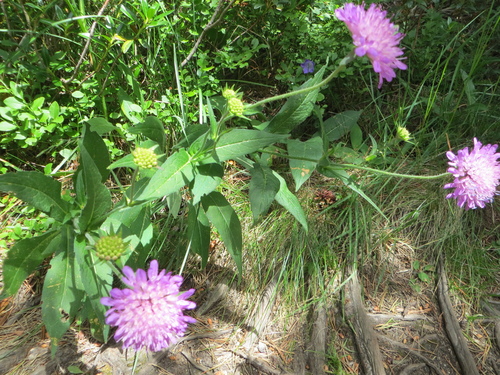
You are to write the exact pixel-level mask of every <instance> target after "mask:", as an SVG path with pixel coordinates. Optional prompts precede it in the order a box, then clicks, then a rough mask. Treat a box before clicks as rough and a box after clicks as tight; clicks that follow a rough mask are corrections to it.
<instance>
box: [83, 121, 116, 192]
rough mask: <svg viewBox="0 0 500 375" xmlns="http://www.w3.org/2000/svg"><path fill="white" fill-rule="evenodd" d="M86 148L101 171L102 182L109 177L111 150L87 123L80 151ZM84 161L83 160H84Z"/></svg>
mask: <svg viewBox="0 0 500 375" xmlns="http://www.w3.org/2000/svg"><path fill="white" fill-rule="evenodd" d="M82 150H85V151H86V152H87V154H88V156H90V159H89V160H91V161H92V162H93V163H94V164H95V165H96V167H97V168H98V170H99V172H100V173H101V182H105V181H106V180H107V179H108V177H109V170H108V166H109V164H110V160H109V152H108V148H107V146H106V144H105V143H104V141H103V139H102V138H101V136H100V135H99V134H97V133H96V132H94V131H91V130H90V129H89V126H88V125H86V126H85V127H84V131H83V137H82V139H81V141H80V152H82ZM82 162H83V161H82Z"/></svg>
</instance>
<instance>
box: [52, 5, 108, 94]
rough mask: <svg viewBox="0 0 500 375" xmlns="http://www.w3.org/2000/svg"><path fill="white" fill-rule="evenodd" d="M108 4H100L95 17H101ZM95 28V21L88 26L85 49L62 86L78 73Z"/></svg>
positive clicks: (63, 80)
mask: <svg viewBox="0 0 500 375" xmlns="http://www.w3.org/2000/svg"><path fill="white" fill-rule="evenodd" d="M108 4H109V0H105V1H104V4H102V7H101V9H99V12H97V16H96V17H100V16H102V14H103V13H104V10H105V9H106V7H107V6H108ZM96 26H97V20H95V21H94V22H92V25H91V26H90V29H89V35H88V39H87V42H86V43H85V47H83V51H82V53H81V55H80V58H79V59H78V62H77V63H76V66H75V68H74V69H73V74H72V75H71V77H69V79H67V80H65V79H61V81H62V82H63V83H64V84H66V85H67V84H68V83H70V82H71V81H73V80H74V79H75V77H76V75H77V73H78V71H79V70H80V66H81V65H82V63H83V60H84V59H85V56H86V55H87V52H88V51H89V48H90V42H92V37H93V36H94V32H95V27H96Z"/></svg>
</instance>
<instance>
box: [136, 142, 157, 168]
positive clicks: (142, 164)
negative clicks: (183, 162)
mask: <svg viewBox="0 0 500 375" xmlns="http://www.w3.org/2000/svg"><path fill="white" fill-rule="evenodd" d="M132 155H133V156H134V163H135V164H136V165H137V166H138V167H139V168H144V169H149V168H153V167H156V166H157V165H158V156H157V155H156V154H155V152H154V151H153V150H150V149H149V148H141V147H138V148H136V149H135V150H134V151H132Z"/></svg>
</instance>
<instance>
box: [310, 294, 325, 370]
mask: <svg viewBox="0 0 500 375" xmlns="http://www.w3.org/2000/svg"><path fill="white" fill-rule="evenodd" d="M313 320H314V323H313V328H312V332H311V341H310V342H309V348H308V352H309V355H308V362H309V367H310V369H311V372H312V373H313V374H315V375H324V374H325V351H326V331H327V327H326V309H325V306H324V305H323V303H321V302H320V303H319V304H318V305H316V306H315V308H314V314H313Z"/></svg>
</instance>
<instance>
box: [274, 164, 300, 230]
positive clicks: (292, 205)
mask: <svg viewBox="0 0 500 375" xmlns="http://www.w3.org/2000/svg"><path fill="white" fill-rule="evenodd" d="M273 173H274V175H275V176H276V178H277V179H278V180H279V182H280V189H279V191H278V193H277V194H276V197H275V199H276V202H278V203H279V204H280V205H282V206H283V207H285V209H286V210H287V211H288V212H290V213H291V214H292V215H293V216H294V217H295V219H297V221H298V222H299V223H300V224H301V225H302V226H303V227H304V229H305V230H306V231H308V226H307V217H306V214H305V213H304V210H303V209H302V206H301V205H300V202H299V200H298V199H297V197H296V196H295V195H294V194H293V193H292V192H291V191H290V190H289V189H288V186H287V185H286V181H285V179H284V178H283V177H281V176H280V175H279V174H278V173H276V172H275V171H273Z"/></svg>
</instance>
